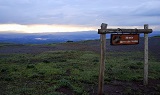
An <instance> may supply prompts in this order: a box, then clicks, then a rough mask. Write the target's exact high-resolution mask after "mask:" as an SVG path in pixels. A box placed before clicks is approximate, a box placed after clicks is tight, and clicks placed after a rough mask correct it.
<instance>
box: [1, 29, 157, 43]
mask: <svg viewBox="0 0 160 95" xmlns="http://www.w3.org/2000/svg"><path fill="white" fill-rule="evenodd" d="M157 35H160V31H154V32H153V33H151V34H149V37H152V36H157ZM140 36H141V37H143V34H141V35H140ZM109 38H110V34H107V39H109ZM94 39H99V34H98V33H97V31H82V32H55V33H0V42H2V43H19V44H45V43H46V44H47V43H60V42H67V41H80V40H94Z"/></svg>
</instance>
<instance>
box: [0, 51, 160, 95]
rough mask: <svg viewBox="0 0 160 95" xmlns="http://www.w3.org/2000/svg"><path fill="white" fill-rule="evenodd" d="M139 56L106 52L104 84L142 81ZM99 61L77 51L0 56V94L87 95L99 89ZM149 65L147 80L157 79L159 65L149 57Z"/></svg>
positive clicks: (92, 53) (86, 53) (137, 54)
mask: <svg viewBox="0 0 160 95" xmlns="http://www.w3.org/2000/svg"><path fill="white" fill-rule="evenodd" d="M117 55H120V56H117ZM126 56H128V57H126ZM142 56H143V52H108V53H107V58H106V72H105V83H109V82H110V81H112V80H121V81H135V80H136V81H138V80H143V59H141V58H142ZM99 59H100V58H99V55H98V54H96V53H94V52H91V51H78V50H77V51H55V52H53V51H48V52H43V53H40V54H36V55H35V54H34V55H33V54H0V85H1V91H0V92H1V94H7V95H15V94H23V95H26V94H27V95H30V94H31V95H57V94H62V93H60V92H64V93H66V94H71V93H74V94H76V95H77V94H79V95H82V94H84V95H86V94H88V93H89V92H91V90H93V88H94V87H95V86H97V85H98V72H99V71H98V70H99ZM149 61H150V63H149V64H150V65H149V78H150V79H160V69H159V68H160V64H158V63H159V62H157V61H156V60H155V59H154V57H152V56H151V57H150V59H149ZM158 86H160V85H158V84H157V87H158ZM63 88H65V91H63ZM156 89H160V87H159V88H156Z"/></svg>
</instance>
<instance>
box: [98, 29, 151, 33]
mask: <svg viewBox="0 0 160 95" xmlns="http://www.w3.org/2000/svg"><path fill="white" fill-rule="evenodd" d="M108 33H137V34H139V33H152V29H120V28H118V29H98V34H108Z"/></svg>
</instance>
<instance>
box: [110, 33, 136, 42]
mask: <svg viewBox="0 0 160 95" xmlns="http://www.w3.org/2000/svg"><path fill="white" fill-rule="evenodd" d="M135 44H139V34H111V45H135Z"/></svg>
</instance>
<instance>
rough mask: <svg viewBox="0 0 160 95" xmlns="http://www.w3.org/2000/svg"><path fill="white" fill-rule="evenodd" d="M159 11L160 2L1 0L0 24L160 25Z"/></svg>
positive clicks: (139, 0) (137, 0) (140, 0)
mask: <svg viewBox="0 0 160 95" xmlns="http://www.w3.org/2000/svg"><path fill="white" fill-rule="evenodd" d="M159 9H160V1H159V0H148V1H146V0H121V1H119V0H0V13H1V15H0V18H2V19H0V23H1V24H11V23H16V24H25V25H27V24H28V25H30V24H31V25H33V24H55V25H57V24H59V25H83V26H99V25H100V24H101V23H102V22H105V23H108V24H110V25H117V26H119V25H124V26H127V25H128V26H130V25H143V24H145V23H148V24H152V25H158V24H160V23H159V20H158V19H160V12H159Z"/></svg>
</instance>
